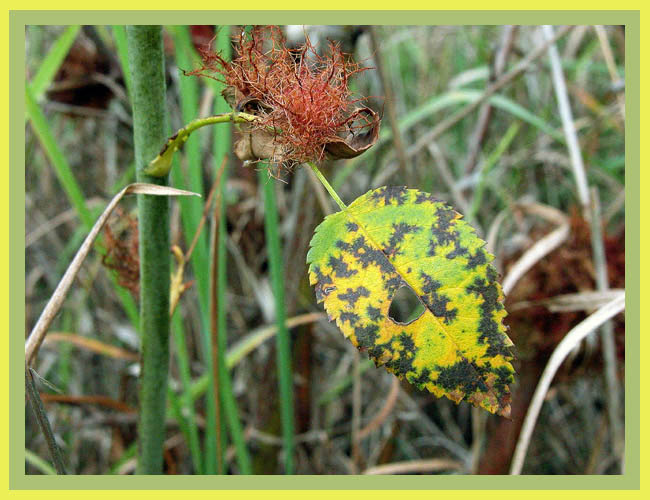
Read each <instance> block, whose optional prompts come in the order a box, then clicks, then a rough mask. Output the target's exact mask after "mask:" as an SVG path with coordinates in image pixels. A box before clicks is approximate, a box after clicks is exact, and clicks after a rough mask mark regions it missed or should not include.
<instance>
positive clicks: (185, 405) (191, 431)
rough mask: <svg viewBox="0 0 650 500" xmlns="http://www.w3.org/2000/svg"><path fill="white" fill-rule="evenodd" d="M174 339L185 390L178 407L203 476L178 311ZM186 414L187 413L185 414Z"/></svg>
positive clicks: (181, 323) (188, 362)
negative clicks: (185, 422) (184, 417)
mask: <svg viewBox="0 0 650 500" xmlns="http://www.w3.org/2000/svg"><path fill="white" fill-rule="evenodd" d="M172 337H173V339H174V344H175V346H176V357H177V359H178V372H179V374H180V379H181V387H182V389H183V391H182V396H181V397H180V398H179V401H178V405H179V407H180V408H182V409H183V410H184V412H182V413H181V415H185V414H187V433H184V434H183V435H184V436H185V439H186V440H187V444H188V446H189V448H190V455H191V456H192V463H193V464H194V471H195V473H196V474H203V473H204V468H203V455H202V454H201V445H200V443H199V428H198V426H197V425H196V411H195V410H194V401H192V397H191V392H190V390H191V387H192V375H191V371H190V357H189V354H188V352H187V346H186V345H185V332H184V328H183V321H182V320H181V315H180V311H178V310H177V311H176V312H175V314H174V316H173V317H172ZM185 412H186V413H185Z"/></svg>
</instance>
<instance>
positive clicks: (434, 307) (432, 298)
mask: <svg viewBox="0 0 650 500" xmlns="http://www.w3.org/2000/svg"><path fill="white" fill-rule="evenodd" d="M420 278H422V281H423V286H422V291H423V292H424V294H423V295H421V296H420V299H422V302H424V303H425V304H426V306H427V307H428V309H429V310H430V311H431V312H432V313H433V314H434V316H437V317H438V318H444V321H445V323H450V322H451V321H453V320H454V319H456V314H457V313H458V309H457V308H456V307H454V308H453V309H450V310H447V304H448V303H449V302H450V299H449V297H447V296H446V295H442V294H438V292H437V290H438V289H439V288H440V287H441V286H442V283H440V282H439V281H436V280H434V279H433V278H432V277H431V276H429V275H428V274H426V273H425V272H424V271H421V272H420Z"/></svg>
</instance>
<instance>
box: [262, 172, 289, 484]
mask: <svg viewBox="0 0 650 500" xmlns="http://www.w3.org/2000/svg"><path fill="white" fill-rule="evenodd" d="M259 182H260V184H261V185H262V186H263V192H264V228H265V232H266V248H267V251H268V259H269V272H270V275H271V287H272V288H273V298H274V300H275V322H276V324H277V328H278V332H277V334H276V336H275V339H276V354H277V360H276V363H277V371H278V385H279V393H280V417H281V421H282V438H283V443H284V472H285V474H293V451H294V422H293V419H294V416H293V375H292V370H291V342H290V337H289V330H287V327H286V324H285V323H286V319H287V312H286V304H285V299H284V276H283V269H282V268H283V262H284V261H283V259H282V250H281V243H280V233H279V230H278V208H277V205H276V200H275V182H274V179H273V178H271V177H269V175H268V173H267V170H266V169H264V168H262V169H260V171H259Z"/></svg>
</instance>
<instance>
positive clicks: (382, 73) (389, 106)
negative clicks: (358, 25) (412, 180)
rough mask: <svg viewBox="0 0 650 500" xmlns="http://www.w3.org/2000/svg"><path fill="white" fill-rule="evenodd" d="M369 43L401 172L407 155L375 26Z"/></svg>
mask: <svg viewBox="0 0 650 500" xmlns="http://www.w3.org/2000/svg"><path fill="white" fill-rule="evenodd" d="M368 31H369V33H370V45H371V47H372V52H373V53H374V55H375V57H374V60H375V65H376V66H377V71H378V73H379V81H380V83H381V87H382V90H383V93H384V96H385V100H384V102H385V104H386V111H387V112H388V121H389V122H390V128H391V130H392V131H393V144H394V145H395V152H396V153H397V161H398V162H399V165H400V168H401V169H402V172H404V174H406V172H407V170H406V169H407V165H408V163H407V157H406V150H405V149H404V142H403V141H402V133H401V132H400V130H399V123H398V121H397V111H396V110H395V97H394V94H393V86H392V85H391V82H390V78H389V76H388V73H387V72H386V67H385V66H384V62H383V60H382V53H381V47H380V45H379V37H378V35H377V27H376V26H370V28H369V30H368Z"/></svg>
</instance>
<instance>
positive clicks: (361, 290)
mask: <svg viewBox="0 0 650 500" xmlns="http://www.w3.org/2000/svg"><path fill="white" fill-rule="evenodd" d="M359 297H370V291H369V290H368V289H367V288H366V287H365V286H358V287H357V288H356V289H355V290H352V288H348V290H347V292H346V293H339V295H338V298H339V299H341V300H344V301H345V302H347V303H348V304H350V307H354V304H356V303H357V300H359Z"/></svg>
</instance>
